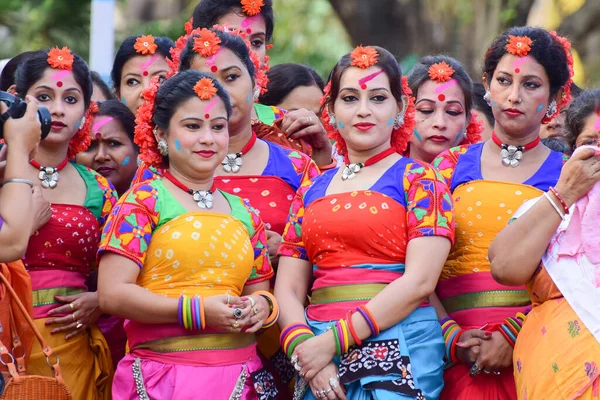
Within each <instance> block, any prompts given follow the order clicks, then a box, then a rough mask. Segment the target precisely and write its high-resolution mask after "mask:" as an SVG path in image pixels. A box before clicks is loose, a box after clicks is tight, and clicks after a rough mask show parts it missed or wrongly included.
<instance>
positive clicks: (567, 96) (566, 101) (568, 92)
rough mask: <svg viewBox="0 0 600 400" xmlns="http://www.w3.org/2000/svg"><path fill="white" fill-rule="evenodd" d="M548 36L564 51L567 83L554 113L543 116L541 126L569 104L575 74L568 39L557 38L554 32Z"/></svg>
mask: <svg viewBox="0 0 600 400" xmlns="http://www.w3.org/2000/svg"><path fill="white" fill-rule="evenodd" d="M550 35H551V36H552V37H553V38H554V39H555V40H557V41H558V42H559V43H560V45H561V46H562V48H563V50H564V51H565V55H566V56H567V66H568V68H569V79H567V82H566V83H565V84H564V85H563V94H562V97H561V99H560V101H559V102H558V104H557V105H556V112H555V113H554V114H552V115H551V116H550V117H546V116H544V118H543V119H542V123H543V124H547V123H548V122H550V121H552V119H554V118H555V117H556V116H557V115H558V114H559V113H560V110H562V109H563V108H565V107H566V106H567V104H569V102H570V101H571V84H572V83H573V75H574V74H575V71H574V70H573V54H571V42H569V39H567V38H566V37H563V36H559V35H558V34H557V33H556V31H552V32H550Z"/></svg>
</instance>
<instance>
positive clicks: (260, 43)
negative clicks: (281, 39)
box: [218, 10, 267, 63]
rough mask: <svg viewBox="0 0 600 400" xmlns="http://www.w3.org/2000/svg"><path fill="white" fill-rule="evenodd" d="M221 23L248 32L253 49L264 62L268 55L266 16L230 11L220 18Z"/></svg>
mask: <svg viewBox="0 0 600 400" xmlns="http://www.w3.org/2000/svg"><path fill="white" fill-rule="evenodd" d="M218 24H219V25H222V26H226V27H228V28H230V29H237V30H239V31H240V32H244V33H246V34H247V35H248V36H247V39H248V41H249V42H250V44H251V45H252V48H251V50H252V51H254V52H255V53H256V55H258V58H260V61H261V62H262V63H264V62H265V56H266V55H267V33H266V32H267V27H266V24H265V20H264V18H263V17H262V16H261V15H260V14H259V15H255V16H253V17H248V16H247V15H245V14H244V13H242V12H241V10H240V13H239V14H238V13H233V12H231V13H229V14H226V15H224V16H223V17H221V18H220V19H219V22H218Z"/></svg>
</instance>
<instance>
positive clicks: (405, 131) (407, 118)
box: [321, 76, 416, 156]
mask: <svg viewBox="0 0 600 400" xmlns="http://www.w3.org/2000/svg"><path fill="white" fill-rule="evenodd" d="M402 93H404V94H403V95H402V103H403V106H404V109H403V113H404V123H403V124H402V125H400V127H399V128H398V129H394V130H393V131H392V137H391V140H390V143H391V145H392V147H394V148H395V149H396V151H397V152H398V153H400V154H402V153H403V152H404V151H405V150H406V148H407V147H408V140H409V138H410V136H411V135H412V133H413V130H414V129H415V124H416V122H415V114H416V110H415V102H414V99H413V96H412V90H410V87H409V86H408V78H407V77H406V76H403V77H402ZM331 101H332V99H331V81H329V82H328V83H327V86H325V89H324V94H323V97H321V109H322V110H323V111H322V112H321V120H322V121H323V126H324V127H325V130H326V131H327V136H328V137H329V139H331V140H333V141H334V142H335V146H336V148H337V151H338V154H340V155H342V156H345V155H346V154H347V149H346V142H345V141H344V139H343V138H342V135H341V134H340V132H339V130H338V127H337V126H336V125H335V124H333V123H332V121H331V116H330V115H329V110H328V105H329V103H330V102H331Z"/></svg>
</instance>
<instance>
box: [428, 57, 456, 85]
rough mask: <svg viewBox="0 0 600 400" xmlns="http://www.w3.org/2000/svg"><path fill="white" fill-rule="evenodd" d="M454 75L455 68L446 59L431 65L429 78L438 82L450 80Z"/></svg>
mask: <svg viewBox="0 0 600 400" xmlns="http://www.w3.org/2000/svg"><path fill="white" fill-rule="evenodd" d="M452 75H454V69H453V68H452V67H451V66H450V65H448V63H446V61H442V62H439V63H437V64H433V65H432V66H431V67H429V79H431V80H432V81H436V82H437V83H444V82H448V81H449V80H450V79H452Z"/></svg>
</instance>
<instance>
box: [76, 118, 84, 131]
mask: <svg viewBox="0 0 600 400" xmlns="http://www.w3.org/2000/svg"><path fill="white" fill-rule="evenodd" d="M83 125H85V117H81V123H80V124H79V128H77V129H78V130H82V129H83Z"/></svg>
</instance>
